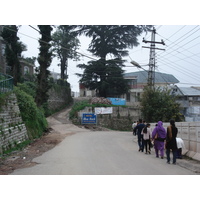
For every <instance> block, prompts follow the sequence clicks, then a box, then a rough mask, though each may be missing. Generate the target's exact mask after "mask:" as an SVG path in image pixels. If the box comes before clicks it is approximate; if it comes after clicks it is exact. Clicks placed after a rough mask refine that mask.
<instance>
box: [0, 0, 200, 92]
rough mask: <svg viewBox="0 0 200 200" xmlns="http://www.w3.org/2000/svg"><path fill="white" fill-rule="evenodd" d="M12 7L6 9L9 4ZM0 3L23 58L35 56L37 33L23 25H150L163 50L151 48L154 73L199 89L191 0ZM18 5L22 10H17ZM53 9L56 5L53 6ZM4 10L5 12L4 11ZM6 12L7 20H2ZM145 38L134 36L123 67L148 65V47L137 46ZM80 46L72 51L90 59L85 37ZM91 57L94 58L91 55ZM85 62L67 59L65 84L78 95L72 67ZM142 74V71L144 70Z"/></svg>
mask: <svg viewBox="0 0 200 200" xmlns="http://www.w3.org/2000/svg"><path fill="white" fill-rule="evenodd" d="M11 2H12V6H11V7H10V6H9V5H10V3H11ZM11 2H10V1H9V2H6V1H5V2H2V3H1V6H2V7H4V9H2V10H1V13H0V17H1V24H2V25H6V24H22V27H21V28H20V29H19V36H20V39H21V40H22V42H24V43H25V44H26V45H27V48H28V51H26V52H24V53H23V54H24V55H25V56H27V57H31V56H36V57H37V56H38V46H39V45H38V39H39V37H40V36H39V34H38V32H37V31H35V30H33V29H32V28H30V27H29V26H28V25H27V24H30V25H33V26H34V27H36V28H37V26H35V24H51V25H52V24H56V25H58V24H77V25H78V24H79V25H80V24H82V25H85V24H91V25H93V24H101V25H104V24H107V25H109V24H129V25H132V24H143V25H145V24H151V25H155V28H156V31H157V34H156V41H160V40H161V39H163V40H164V42H165V44H166V45H165V46H163V45H159V44H158V45H156V46H157V47H158V48H164V49H165V51H159V50H156V63H157V68H156V71H159V72H162V73H169V74H173V75H174V76H175V77H176V78H177V79H178V80H179V81H180V83H181V84H178V85H179V86H184V87H190V86H192V85H194V86H197V85H200V82H199V80H200V70H199V65H200V64H199V63H200V62H199V61H200V59H199V57H200V50H199V49H200V48H199V47H200V37H199V35H200V26H197V25H198V24H199V14H198V13H199V4H198V1H197V0H191V1H190V3H188V1H183V0H182V1H181V0H176V1H174V0H168V1H164V0H163V1H162V3H161V1H159V0H152V1H147V0H144V1H140V2H137V3H136V2H133V1H131V0H124V1H123V2H118V3H117V1H114V0H110V1H105V0H102V1H101V3H99V2H98V3H96V4H95V5H94V1H92V0H85V1H79V0H77V1H67V3H65V4H63V1H62V0H57V1H56V4H55V2H54V3H49V4H47V3H45V2H46V1H44V2H43V1H38V0H35V1H34V2H32V1H29V3H30V5H27V4H25V5H24V4H23V2H24V1H23V0H18V1H11ZM21 5H23V9H22V7H21ZM56 5H57V6H56ZM8 7H9V13H8V12H7V9H6V8H8ZM8 14H9V16H10V17H8ZM143 37H145V39H146V40H150V39H151V34H150V33H149V34H148V35H145V34H143V35H142V36H141V37H140V38H139V42H140V45H139V46H138V47H137V48H135V47H134V48H133V49H131V50H130V54H129V57H126V58H125V59H126V60H127V63H126V65H127V66H130V65H131V64H130V61H131V60H134V61H136V62H138V63H139V64H141V65H142V64H144V65H146V64H148V63H149V49H146V48H142V46H149V44H145V43H143V42H142V38H143ZM80 41H81V44H82V46H81V47H80V49H79V50H78V51H79V52H81V53H83V54H87V55H90V56H91V57H94V56H92V55H91V54H90V53H89V52H87V50H86V49H87V48H88V44H89V41H90V38H85V37H82V38H81V40H80ZM94 58H95V57H94ZM87 61H88V59H87V58H86V57H82V58H81V61H77V62H75V61H73V62H72V61H69V67H68V75H69V79H68V81H69V83H70V84H71V86H72V90H73V91H79V87H78V80H79V79H78V77H77V76H75V75H74V74H75V73H76V72H80V69H79V68H77V67H76V65H77V64H79V63H83V62H84V63H87ZM57 64H58V61H57V60H56V59H54V60H53V62H52V65H51V67H50V70H54V71H55V72H60V70H59V67H58V66H57ZM144 68H145V69H146V70H148V67H144ZM124 69H125V70H126V71H127V72H132V71H138V69H137V68H135V67H127V68H124Z"/></svg>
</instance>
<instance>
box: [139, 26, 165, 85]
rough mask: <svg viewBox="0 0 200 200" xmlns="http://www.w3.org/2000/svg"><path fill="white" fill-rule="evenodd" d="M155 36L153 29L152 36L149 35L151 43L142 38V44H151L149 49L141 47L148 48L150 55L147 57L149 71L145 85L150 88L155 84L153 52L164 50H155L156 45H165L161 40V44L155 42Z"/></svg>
mask: <svg viewBox="0 0 200 200" xmlns="http://www.w3.org/2000/svg"><path fill="white" fill-rule="evenodd" d="M155 35H156V29H155V28H153V30H152V34H151V41H147V40H145V39H144V38H143V42H144V43H151V45H150V47H145V46H142V47H143V48H150V55H149V71H148V81H147V84H148V86H149V87H150V88H154V84H155V67H156V65H155V50H165V49H160V48H156V44H162V45H165V43H164V41H163V40H161V42H156V41H155Z"/></svg>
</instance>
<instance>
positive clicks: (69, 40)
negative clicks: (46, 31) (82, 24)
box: [52, 25, 79, 80]
mask: <svg viewBox="0 0 200 200" xmlns="http://www.w3.org/2000/svg"><path fill="white" fill-rule="evenodd" d="M76 27H77V26H75V25H60V26H58V28H57V30H56V32H55V33H54V34H53V36H52V38H53V47H54V49H53V50H54V51H55V52H56V55H57V57H58V59H59V60H60V69H61V79H63V80H64V79H67V77H66V74H67V67H68V59H74V58H78V55H77V53H76V50H77V48H78V46H79V40H78V38H77V35H78V33H77V31H75V29H76Z"/></svg>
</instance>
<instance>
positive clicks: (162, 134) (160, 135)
mask: <svg viewBox="0 0 200 200" xmlns="http://www.w3.org/2000/svg"><path fill="white" fill-rule="evenodd" d="M166 136H167V132H166V130H165V129H164V127H163V123H162V121H159V122H158V124H157V126H156V127H155V128H154V130H153V132H152V139H153V140H154V148H155V152H156V157H157V158H159V151H160V156H161V158H162V159H163V157H164V147H165V145H164V141H165V139H166Z"/></svg>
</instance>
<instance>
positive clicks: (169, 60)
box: [19, 25, 200, 92]
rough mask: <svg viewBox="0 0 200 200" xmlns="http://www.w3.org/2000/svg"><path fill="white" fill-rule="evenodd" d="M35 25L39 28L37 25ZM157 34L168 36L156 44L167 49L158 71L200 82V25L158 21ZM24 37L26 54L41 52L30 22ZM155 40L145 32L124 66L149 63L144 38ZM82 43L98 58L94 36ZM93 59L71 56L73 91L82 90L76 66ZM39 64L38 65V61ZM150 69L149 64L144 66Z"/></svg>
mask: <svg viewBox="0 0 200 200" xmlns="http://www.w3.org/2000/svg"><path fill="white" fill-rule="evenodd" d="M35 28H37V29H38V27H37V26H35ZM155 28H156V38H155V40H156V41H158V42H160V41H161V39H162V40H164V42H165V45H162V44H156V47H157V48H161V49H165V50H156V71H158V72H162V73H169V74H173V75H174V76H175V77H176V78H177V79H178V80H179V81H180V83H179V84H178V86H181V87H190V86H200V70H199V69H200V26H199V25H155ZM19 37H20V40H21V41H22V42H23V43H24V44H26V45H27V51H25V52H23V55H24V56H25V57H31V56H36V57H37V56H38V47H39V43H38V39H39V37H40V35H39V34H38V32H37V31H36V30H34V29H32V28H31V27H29V26H28V25H22V26H21V27H20V29H19ZM143 37H144V38H145V40H148V41H149V40H151V33H148V34H146V33H143V34H142V35H141V36H140V37H139V38H138V41H139V43H140V44H139V46H138V47H133V49H129V56H128V57H125V59H126V60H127V62H126V63H125V64H126V66H127V67H125V68H124V70H126V72H134V71H138V70H141V69H138V68H136V67H134V66H132V65H131V64H130V61H131V60H134V61H136V62H138V63H139V64H140V65H142V66H143V65H147V64H148V63H149V54H150V50H149V48H144V46H145V47H149V46H150V44H145V43H144V42H142V39H143ZM80 42H81V47H80V49H79V50H78V52H80V53H82V54H84V55H89V56H90V57H92V58H94V59H96V57H94V56H93V55H92V54H90V53H89V52H88V51H87V48H88V44H89V42H90V38H86V37H84V36H82V37H80ZM89 60H90V59H88V58H87V57H84V56H83V57H81V59H80V61H72V60H69V67H68V76H69V79H68V82H69V83H70V84H71V87H72V91H75V92H78V91H79V85H78V81H79V78H78V77H77V76H76V75H75V73H76V72H81V70H80V69H79V68H77V67H76V65H77V64H80V63H87V62H88V61H89ZM58 63H59V61H58V60H57V59H56V58H54V59H53V61H52V64H51V67H50V70H51V71H54V72H60V68H59V67H58ZM36 65H38V64H37V63H36ZM143 68H144V69H145V70H148V66H146V67H145V66H144V67H143Z"/></svg>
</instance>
